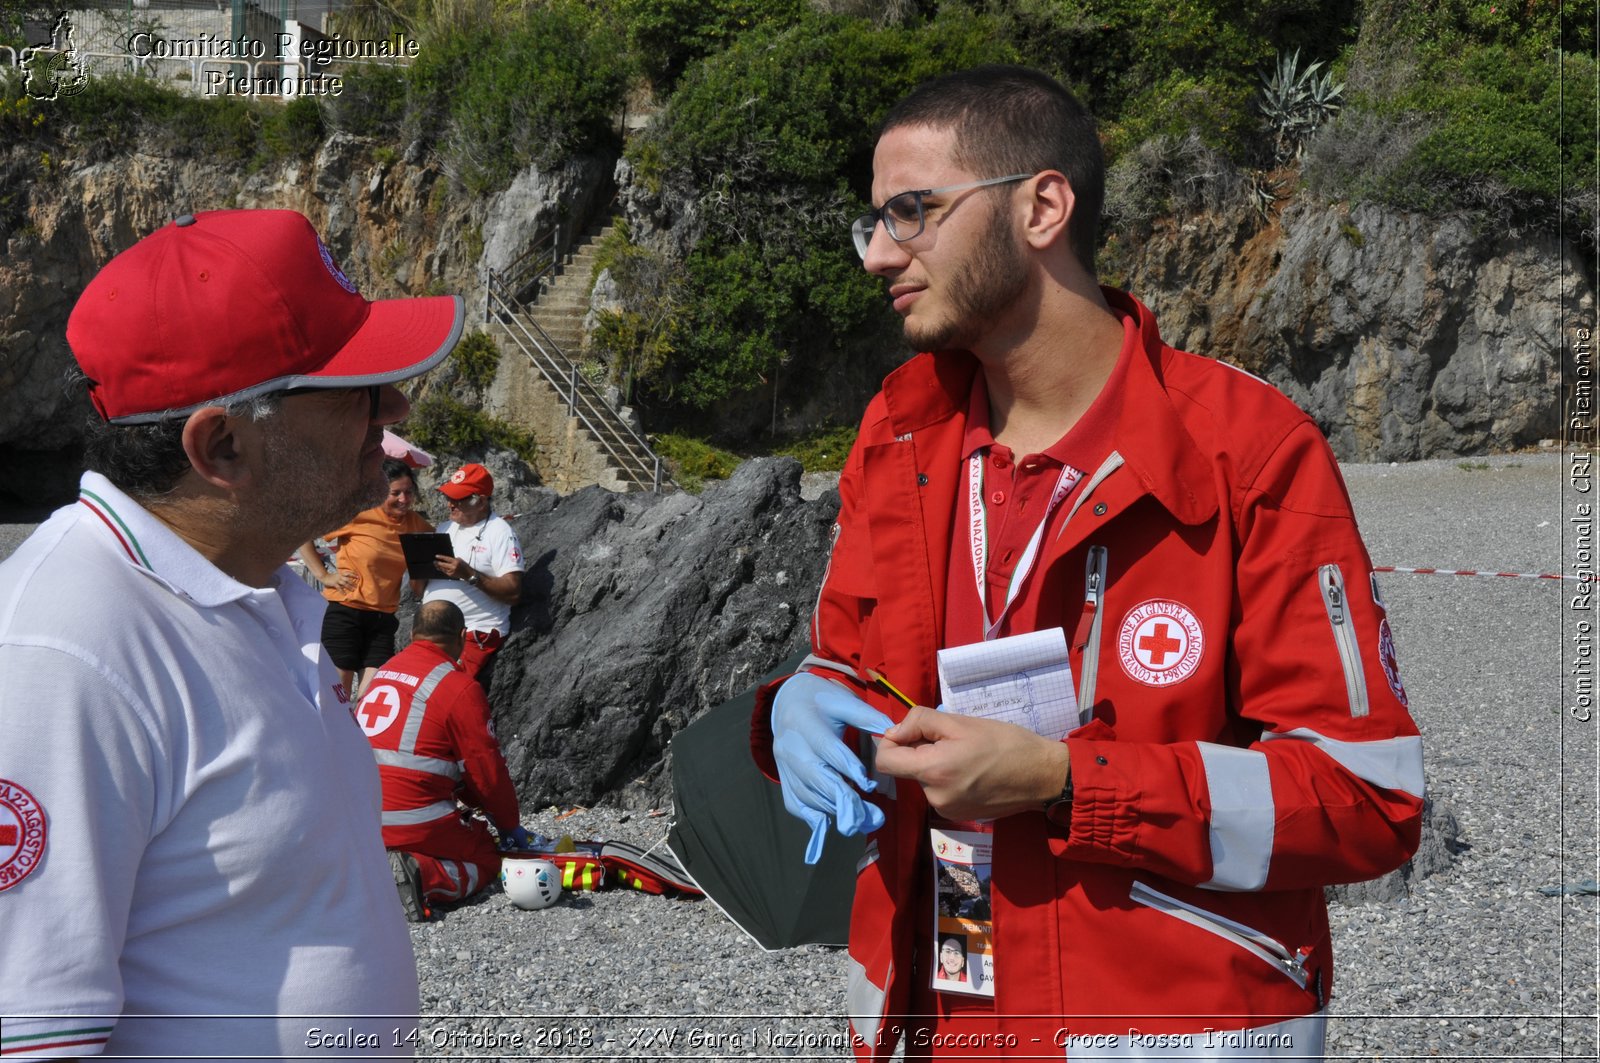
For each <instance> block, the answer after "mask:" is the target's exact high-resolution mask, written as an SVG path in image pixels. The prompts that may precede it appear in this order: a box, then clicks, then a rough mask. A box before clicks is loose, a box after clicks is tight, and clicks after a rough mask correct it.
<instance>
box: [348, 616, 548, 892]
mask: <svg viewBox="0 0 1600 1063" xmlns="http://www.w3.org/2000/svg"><path fill="white" fill-rule="evenodd" d="M465 638H466V624H465V623H464V622H463V620H462V617H461V610H460V609H457V608H456V607H455V606H454V605H453V604H451V603H449V602H425V603H423V604H422V605H421V606H420V607H419V608H418V609H417V616H416V620H415V621H414V622H413V624H412V629H411V639H412V641H411V645H409V646H407V647H406V648H405V649H404V650H401V651H400V652H399V653H397V654H395V655H394V656H393V657H391V658H390V659H389V661H388V663H387V664H385V665H384V666H383V667H382V668H380V669H379V670H378V673H377V675H375V676H374V677H373V679H372V683H371V684H370V686H369V687H368V690H367V693H366V696H365V697H363V698H362V699H361V704H360V705H359V706H357V708H356V722H357V723H359V724H360V725H361V729H362V731H364V732H366V735H367V741H369V742H371V743H372V752H373V755H374V756H375V757H377V759H378V774H379V775H380V776H381V777H382V779H383V844H384V845H385V846H386V847H387V848H388V850H389V864H390V867H391V868H393V870H394V876H395V884H396V885H397V886H398V887H399V890H400V901H401V904H402V905H403V906H404V907H405V910H406V918H407V919H409V920H411V921H412V922H419V921H420V920H422V919H424V918H426V917H427V915H428V905H429V904H436V903H446V902H451V901H460V900H465V899H466V898H468V897H470V896H472V895H473V894H474V893H476V892H478V890H480V889H482V888H483V887H485V886H487V885H489V883H491V882H493V881H494V879H495V876H496V875H498V874H499V872H500V854H499V852H498V851H497V850H496V848H495V839H494V837H493V836H492V835H491V834H490V833H489V828H488V827H487V826H486V825H485V824H484V822H483V821H482V820H481V819H476V818H472V817H471V816H470V815H469V813H470V811H471V810H473V809H482V810H483V811H484V813H485V814H486V815H487V816H488V817H489V820H490V822H492V823H493V824H494V825H495V830H496V831H498V832H499V834H500V838H501V840H502V842H503V843H505V844H506V845H507V846H508V847H515V848H526V847H527V845H528V835H527V832H526V831H524V830H523V829H522V826H521V825H520V823H519V822H518V819H519V816H518V810H517V792H516V789H515V788H514V787H513V786H512V785H511V775H510V773H509V772H507V771H506V762H505V757H504V756H502V755H501V753H500V743H499V741H498V740H497V739H496V738H495V735H494V724H493V721H492V720H491V719H490V715H489V700H488V698H486V697H485V696H484V693H483V688H482V687H480V686H479V685H478V684H477V683H475V682H474V681H473V680H472V679H471V678H469V677H468V676H467V673H466V672H465V671H463V670H462V668H461V664H460V657H461V646H462V642H463V640H464V639H465ZM457 799H459V800H460V802H461V804H463V805H466V806H468V807H467V808H466V809H462V808H460V807H459V806H458V805H457Z"/></svg>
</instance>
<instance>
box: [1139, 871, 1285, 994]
mask: <svg viewBox="0 0 1600 1063" xmlns="http://www.w3.org/2000/svg"><path fill="white" fill-rule="evenodd" d="M1128 896H1129V897H1130V898H1131V899H1132V900H1133V901H1135V902H1136V903H1138V904H1142V905H1144V906H1145V907H1147V908H1154V909H1155V910H1156V911H1158V912H1165V913H1166V914H1168V915H1170V916H1173V917H1174V918H1176V919H1182V920H1183V921H1184V922H1186V923H1188V924H1190V925H1191V926H1197V927H1199V928H1200V929H1201V930H1206V931H1209V932H1211V933H1213V934H1215V935H1217V936H1218V937H1220V938H1222V939H1223V940H1225V941H1231V942H1233V943H1234V944H1235V945H1237V946H1239V947H1240V948H1242V949H1244V950H1245V951H1246V952H1249V953H1252V954H1254V955H1256V956H1258V957H1260V958H1261V959H1262V960H1263V961H1265V962H1266V963H1269V964H1271V965H1272V966H1273V967H1275V968H1277V970H1278V971H1279V972H1280V973H1282V974H1283V975H1285V976H1286V977H1287V978H1289V980H1290V981H1292V982H1294V984H1295V985H1297V986H1299V987H1300V988H1301V989H1304V988H1306V985H1307V983H1308V982H1309V981H1310V980H1311V976H1310V975H1309V974H1308V973H1307V972H1306V960H1308V959H1309V958H1310V955H1311V953H1310V950H1309V949H1300V950H1299V951H1297V952H1290V951H1289V950H1288V948H1287V947H1285V946H1284V945H1283V943H1282V942H1280V941H1278V940H1277V939H1276V938H1271V937H1268V936H1267V935H1265V934H1263V933H1261V932H1260V931H1257V930H1252V929H1250V928H1249V927H1247V926H1245V925H1244V924H1243V923H1236V922H1234V921H1233V920H1232V919H1228V918H1225V917H1223V916H1220V915H1218V914H1216V913H1215V912H1208V911H1206V910H1205V909H1204V908H1199V907H1196V906H1195V905H1192V904H1185V903H1184V902H1183V901H1180V900H1178V898H1176V897H1169V896H1167V895H1166V894H1165V893H1162V892H1160V891H1159V890H1154V889H1151V888H1150V887H1149V886H1146V885H1145V884H1144V883H1143V882H1139V881H1137V880H1136V881H1135V882H1134V884H1133V889H1132V890H1130V891H1129V894H1128Z"/></svg>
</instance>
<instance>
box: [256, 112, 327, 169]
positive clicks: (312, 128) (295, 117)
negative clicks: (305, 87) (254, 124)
mask: <svg viewBox="0 0 1600 1063" xmlns="http://www.w3.org/2000/svg"><path fill="white" fill-rule="evenodd" d="M326 135H327V131H326V130H325V129H324V128H323V125H322V109H321V108H320V107H319V106H318V105H317V101H316V100H314V99H312V98H310V97H301V98H299V99H295V100H290V101H289V102H288V103H287V104H285V105H283V106H282V107H278V108H274V109H272V110H269V111H267V112H266V113H265V115H264V116H263V120H262V123H261V139H262V143H263V146H264V147H265V148H266V151H267V154H269V155H272V156H280V157H281V156H292V157H295V158H306V157H308V156H310V155H312V154H314V153H315V152H316V150H317V148H318V147H319V146H320V145H321V144H322V138H323V137H324V136H326Z"/></svg>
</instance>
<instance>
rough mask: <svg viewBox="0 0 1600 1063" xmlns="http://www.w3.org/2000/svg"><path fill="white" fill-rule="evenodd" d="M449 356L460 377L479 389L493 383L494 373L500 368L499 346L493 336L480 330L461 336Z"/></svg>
mask: <svg viewBox="0 0 1600 1063" xmlns="http://www.w3.org/2000/svg"><path fill="white" fill-rule="evenodd" d="M450 357H451V358H452V359H454V361H455V363H456V368H457V369H459V370H460V371H461V378H462V379H463V380H465V381H466V382H467V383H468V384H470V385H471V386H473V387H475V388H478V389H479V390H482V389H483V388H486V387H488V386H489V385H490V384H492V383H494V374H495V372H496V371H497V370H498V369H499V368H500V348H499V346H498V345H496V344H495V342H494V337H493V336H490V335H489V334H488V333H487V332H483V331H481V330H474V331H472V332H469V333H467V334H466V335H465V336H462V337H461V342H460V343H458V344H456V349H455V350H453V351H451V352H450Z"/></svg>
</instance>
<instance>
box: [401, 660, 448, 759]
mask: <svg viewBox="0 0 1600 1063" xmlns="http://www.w3.org/2000/svg"><path fill="white" fill-rule="evenodd" d="M455 667H456V666H455V665H454V664H453V663H451V662H449V661H446V662H445V663H444V664H441V665H439V667H437V668H435V669H434V670H433V671H431V672H429V673H428V674H427V675H426V676H425V677H424V678H423V680H422V682H421V683H418V684H417V689H416V692H415V693H414V694H412V695H411V711H409V712H408V713H406V729H405V730H404V731H402V732H400V746H399V751H400V752H401V753H415V752H416V751H417V735H418V734H420V733H421V732H422V718H423V717H424V716H426V715H427V714H428V699H429V698H430V697H432V696H433V692H434V690H435V689H436V688H437V687H438V686H439V684H440V683H442V682H444V677H445V676H447V675H449V674H450V673H451V672H453V671H455Z"/></svg>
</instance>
